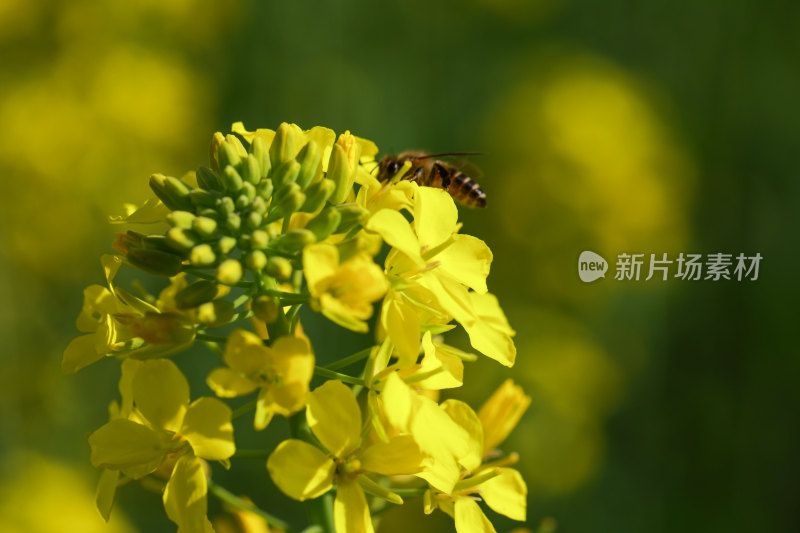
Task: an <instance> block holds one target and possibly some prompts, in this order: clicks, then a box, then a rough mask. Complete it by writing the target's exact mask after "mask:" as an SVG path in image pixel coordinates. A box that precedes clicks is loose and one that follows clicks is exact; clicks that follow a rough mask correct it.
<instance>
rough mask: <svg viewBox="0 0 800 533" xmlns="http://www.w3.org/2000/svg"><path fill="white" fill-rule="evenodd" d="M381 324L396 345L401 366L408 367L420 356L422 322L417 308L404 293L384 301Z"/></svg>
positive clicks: (396, 352)
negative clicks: (404, 296) (420, 322)
mask: <svg viewBox="0 0 800 533" xmlns="http://www.w3.org/2000/svg"><path fill="white" fill-rule="evenodd" d="M381 325H382V326H383V329H384V330H385V331H386V333H387V335H388V336H389V338H390V339H391V340H392V344H393V345H394V349H395V355H397V357H398V359H399V361H398V364H399V366H400V368H408V367H410V366H413V365H414V364H416V362H417V358H418V357H419V342H420V324H419V317H418V313H417V309H416V308H415V307H414V305H413V304H411V303H409V302H408V301H407V300H406V299H405V298H403V296H402V294H399V293H395V295H394V297H392V298H387V299H386V300H385V301H384V304H383V308H382V310H381Z"/></svg>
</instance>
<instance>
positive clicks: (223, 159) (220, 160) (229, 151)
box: [217, 140, 242, 169]
mask: <svg viewBox="0 0 800 533" xmlns="http://www.w3.org/2000/svg"><path fill="white" fill-rule="evenodd" d="M241 160H242V158H241V157H239V151H238V150H237V149H236V147H235V146H234V145H233V144H231V143H229V142H228V141H227V140H226V141H225V142H223V143H222V144H220V145H219V148H217V164H218V165H219V168H221V169H224V168H225V167H227V166H228V165H230V166H232V167H234V168H235V167H236V166H237V165H238V164H239V163H240V162H241Z"/></svg>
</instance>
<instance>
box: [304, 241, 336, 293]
mask: <svg viewBox="0 0 800 533" xmlns="http://www.w3.org/2000/svg"><path fill="white" fill-rule="evenodd" d="M338 265H339V251H338V250H337V249H336V247H335V246H333V245H330V244H312V245H311V246H306V247H305V248H304V249H303V273H304V274H305V277H306V283H307V284H308V291H309V292H310V293H311V295H312V296H315V297H319V295H320V294H321V293H322V292H324V291H325V290H326V287H325V285H323V282H325V280H327V279H328V278H330V277H331V276H333V274H334V273H335V272H336V268H337V266H338Z"/></svg>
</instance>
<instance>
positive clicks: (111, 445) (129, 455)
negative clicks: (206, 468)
mask: <svg viewBox="0 0 800 533" xmlns="http://www.w3.org/2000/svg"><path fill="white" fill-rule="evenodd" d="M89 446H90V447H91V449H92V454H91V461H92V465H94V466H95V467H97V468H110V469H112V470H121V471H122V472H124V473H125V474H126V475H128V476H130V477H132V478H135V479H138V478H140V477H142V476H145V475H147V474H149V473H151V472H152V471H153V470H155V469H156V468H157V467H158V465H160V464H161V462H162V461H163V460H164V454H165V450H166V448H167V447H168V442H167V440H166V438H165V436H164V435H163V434H162V433H161V432H158V431H154V430H152V429H150V428H148V427H146V426H143V425H141V424H137V423H136V422H132V421H130V420H127V419H124V418H118V419H116V420H112V421H111V422H109V423H107V424H106V425H104V426H102V427H101V428H99V429H98V430H97V431H95V432H94V433H92V434H91V435H89Z"/></svg>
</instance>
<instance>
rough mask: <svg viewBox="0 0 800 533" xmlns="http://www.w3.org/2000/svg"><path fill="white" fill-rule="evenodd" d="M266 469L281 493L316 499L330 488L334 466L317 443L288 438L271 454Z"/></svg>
mask: <svg viewBox="0 0 800 533" xmlns="http://www.w3.org/2000/svg"><path fill="white" fill-rule="evenodd" d="M267 470H269V475H270V477H272V481H273V482H274V483H275V485H277V487H278V488H279V489H281V490H282V491H283V492H284V494H286V495H287V496H289V497H290V498H294V499H295V500H300V501H304V500H308V499H313V498H318V497H319V496H322V495H323V494H325V493H326V492H328V491H329V490H331V488H332V487H333V474H334V471H335V470H336V465H335V464H334V463H333V461H332V460H331V459H330V458H329V457H328V456H327V455H325V454H324V453H322V451H321V450H320V449H319V448H317V447H316V446H312V445H311V444H309V443H307V442H304V441H301V440H297V439H288V440H285V441H283V442H281V443H280V444H279V445H278V446H277V447H276V448H275V451H273V452H272V453H271V454H270V456H269V459H267Z"/></svg>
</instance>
